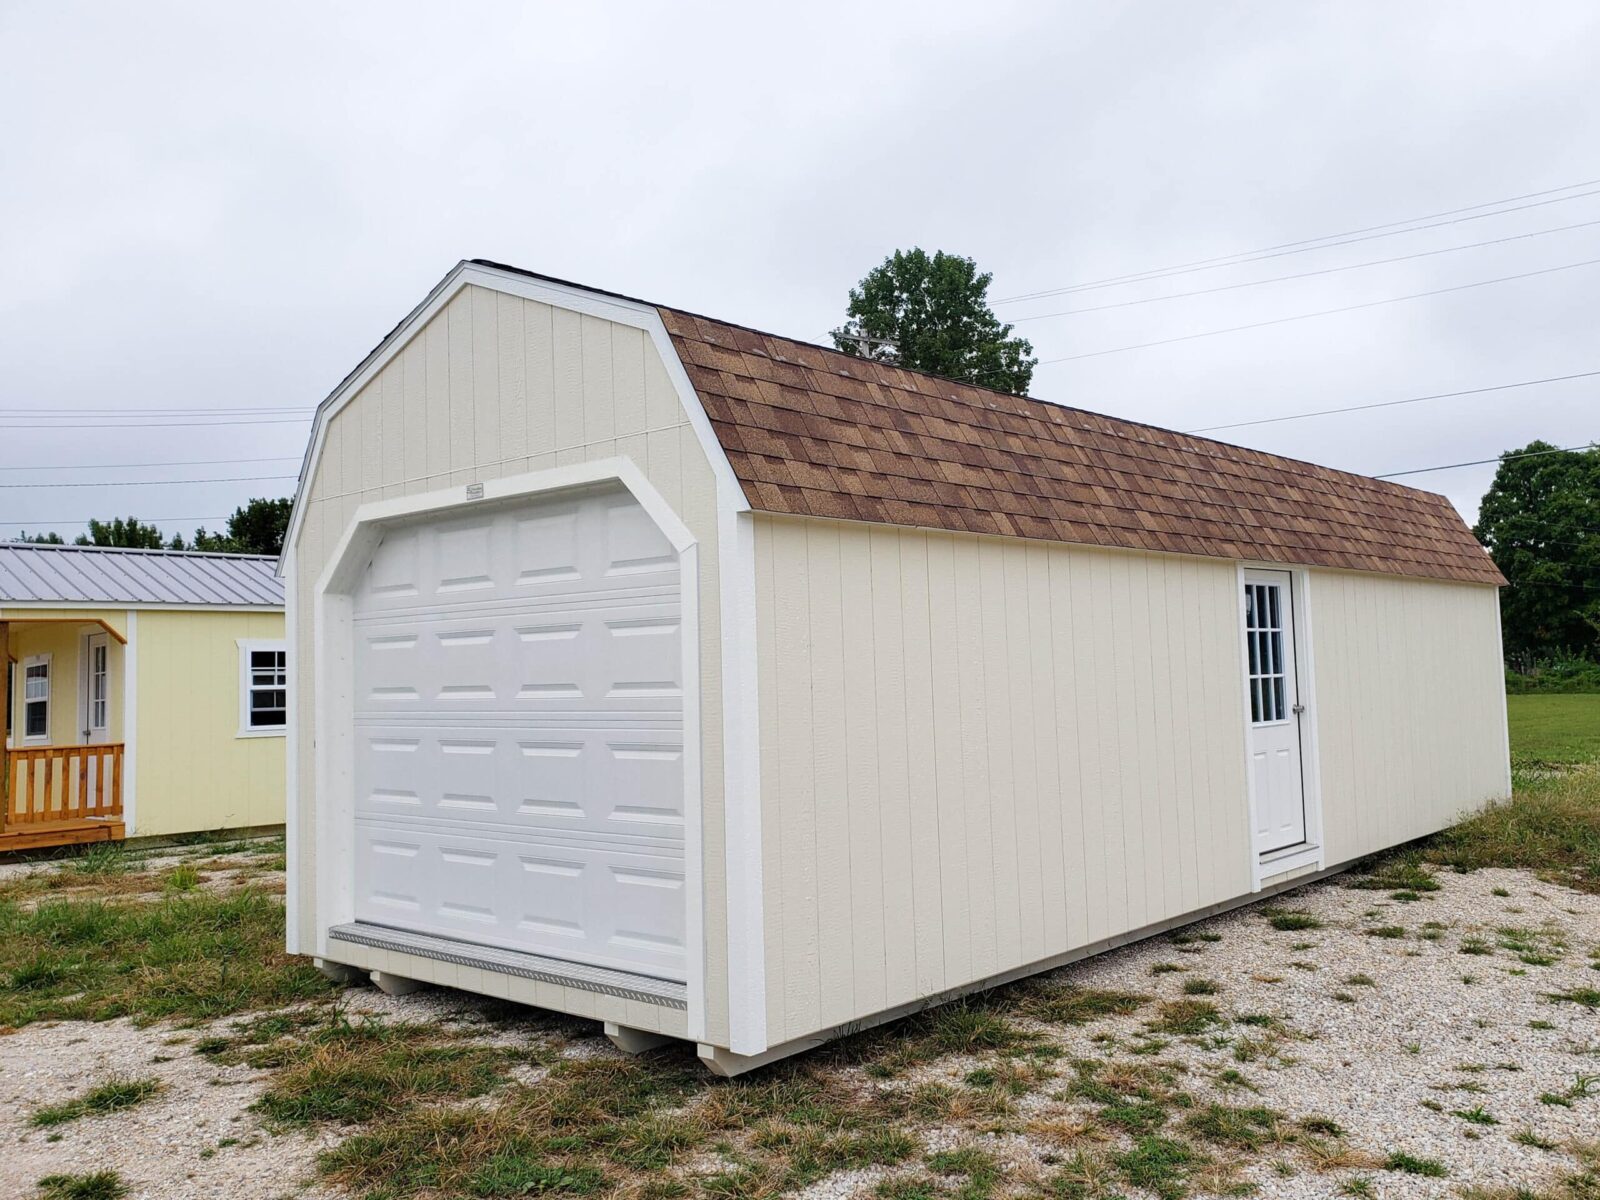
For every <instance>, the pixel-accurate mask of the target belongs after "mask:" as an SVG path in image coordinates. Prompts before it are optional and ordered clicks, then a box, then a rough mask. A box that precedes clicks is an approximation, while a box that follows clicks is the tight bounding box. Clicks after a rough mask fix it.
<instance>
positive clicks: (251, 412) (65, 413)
mask: <svg viewBox="0 0 1600 1200" xmlns="http://www.w3.org/2000/svg"><path fill="white" fill-rule="evenodd" d="M310 411H311V410H310V409H308V408H306V406H305V405H303V404H277V405H253V404H252V405H245V406H244V407H243V408H220V407H218V406H217V405H215V404H203V405H187V406H180V407H172V408H63V407H61V406H51V407H48V408H0V417H61V418H62V419H66V418H68V417H181V416H186V415H187V414H189V413H203V414H210V415H214V416H218V417H236V416H260V415H261V414H263V413H267V414H271V413H300V412H304V413H309V412H310Z"/></svg>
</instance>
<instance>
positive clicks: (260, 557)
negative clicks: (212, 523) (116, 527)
mask: <svg viewBox="0 0 1600 1200" xmlns="http://www.w3.org/2000/svg"><path fill="white" fill-rule="evenodd" d="M0 550H55V551H62V550H70V551H74V552H82V551H91V552H93V553H96V554H165V555H170V556H172V557H182V558H231V559H245V560H247V561H251V562H272V563H275V562H277V561H278V556H277V555H276V554H239V553H236V552H234V551H231V550H187V549H185V550H175V549H168V548H167V547H165V546H163V547H159V548H157V547H150V546H78V545H73V544H71V543H66V544H64V543H61V542H23V541H13V540H3V539H0Z"/></svg>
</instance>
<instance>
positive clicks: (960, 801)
mask: <svg viewBox="0 0 1600 1200" xmlns="http://www.w3.org/2000/svg"><path fill="white" fill-rule="evenodd" d="M924 540H925V541H926V543H927V547H928V611H929V616H930V621H931V626H932V629H933V630H934V633H933V636H932V637H931V638H930V642H929V649H930V651H931V653H932V667H933V691H932V696H933V733H934V743H933V749H934V755H935V763H936V771H937V774H936V787H937V789H938V798H939V799H938V811H939V874H940V879H941V885H940V889H939V894H940V897H941V899H942V901H943V929H944V964H945V986H947V987H949V986H953V985H955V984H956V983H958V982H959V981H960V980H963V979H973V978H976V974H977V973H976V972H975V971H974V969H973V961H974V960H973V954H972V905H970V904H969V903H968V897H969V886H970V885H969V883H968V871H967V859H968V857H969V855H971V854H973V853H974V849H973V847H972V845H971V843H970V841H969V835H968V831H967V811H966V810H967V802H966V794H967V793H966V772H965V769H964V768H965V758H966V753H965V750H964V748H965V746H966V745H967V744H968V743H967V742H966V741H965V739H964V738H963V736H962V735H963V732H964V731H963V728H962V714H961V699H960V698H961V669H960V662H959V655H958V653H957V650H956V644H955V628H956V562H955V547H956V539H955V537H954V536H953V535H948V534H925V535H924Z"/></svg>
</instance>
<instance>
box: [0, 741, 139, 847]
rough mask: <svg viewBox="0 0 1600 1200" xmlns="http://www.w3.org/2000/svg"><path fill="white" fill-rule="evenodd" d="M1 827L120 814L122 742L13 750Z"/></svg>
mask: <svg viewBox="0 0 1600 1200" xmlns="http://www.w3.org/2000/svg"><path fill="white" fill-rule="evenodd" d="M5 762H6V765H7V769H8V770H9V772H10V775H11V780H10V783H11V786H10V790H9V791H8V792H7V793H6V795H7V797H8V799H7V803H6V811H5V812H4V814H0V828H12V827H15V826H18V825H28V826H38V825H48V824H50V823H52V822H55V821H81V820H84V819H86V818H89V817H109V818H119V817H121V816H122V743H121V742H111V743H108V744H106V745H103V746H42V747H40V748H38V749H36V750H11V751H8V752H7V754H6V756H5Z"/></svg>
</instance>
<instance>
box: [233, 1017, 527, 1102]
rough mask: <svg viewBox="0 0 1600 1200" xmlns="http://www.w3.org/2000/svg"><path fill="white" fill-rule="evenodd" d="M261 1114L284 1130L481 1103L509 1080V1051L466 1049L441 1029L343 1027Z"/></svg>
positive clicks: (331, 1031) (372, 1024)
mask: <svg viewBox="0 0 1600 1200" xmlns="http://www.w3.org/2000/svg"><path fill="white" fill-rule="evenodd" d="M292 1054H293V1061H291V1062H289V1063H288V1064H287V1065H285V1066H284V1067H283V1068H282V1069H281V1070H280V1071H279V1073H278V1074H277V1076H276V1077H275V1078H274V1079H273V1081H272V1084H271V1086H270V1087H268V1089H267V1090H266V1091H265V1092H264V1093H263V1094H262V1096H261V1099H259V1100H258V1101H256V1104H255V1108H256V1110H257V1111H259V1112H260V1113H262V1114H263V1115H264V1116H265V1117H266V1118H267V1119H268V1120H269V1121H270V1122H272V1123H273V1124H275V1125H279V1126H285V1127H289V1126H305V1125H316V1124H322V1123H334V1124H357V1123H364V1122H367V1121H372V1120H376V1119H379V1118H385V1117H393V1116H395V1115H397V1114H399V1113H401V1112H404V1111H405V1110H407V1109H408V1108H410V1107H411V1106H412V1105H413V1104H415V1103H416V1102H418V1101H421V1100H430V1101H440V1100H464V1099H468V1098H470V1097H473V1096H481V1095H483V1094H484V1093H486V1092H488V1091H490V1090H492V1089H493V1088H494V1087H495V1086H497V1085H498V1084H499V1083H500V1082H501V1081H502V1079H503V1077H504V1071H505V1067H506V1066H507V1065H508V1063H507V1057H508V1056H507V1054H506V1052H504V1051H501V1050H498V1049H495V1048H493V1047H487V1046H482V1045H476V1044H471V1043H465V1042H460V1041H458V1040H457V1039H455V1038H453V1037H452V1036H451V1035H450V1034H449V1033H446V1032H444V1031H443V1030H442V1029H441V1028H440V1027H439V1026H437V1025H409V1024H400V1023H396V1024H384V1023H382V1022H379V1021H363V1022H360V1023H356V1024H351V1023H349V1022H346V1021H344V1020H342V1019H336V1020H335V1021H334V1022H333V1023H331V1024H330V1025H328V1026H327V1027H326V1028H324V1029H322V1030H319V1031H318V1032H316V1033H315V1034H313V1035H312V1036H311V1037H309V1038H308V1039H306V1040H305V1041H304V1042H303V1043H300V1044H298V1045H297V1046H296V1047H295V1048H294V1050H293V1052H292Z"/></svg>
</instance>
